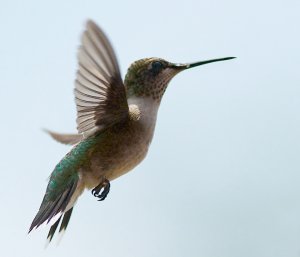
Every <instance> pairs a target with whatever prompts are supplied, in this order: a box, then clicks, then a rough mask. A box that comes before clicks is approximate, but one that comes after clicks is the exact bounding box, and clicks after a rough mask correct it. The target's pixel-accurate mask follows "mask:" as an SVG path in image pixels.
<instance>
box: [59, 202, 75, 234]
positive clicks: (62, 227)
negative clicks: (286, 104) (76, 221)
mask: <svg viewBox="0 0 300 257" xmlns="http://www.w3.org/2000/svg"><path fill="white" fill-rule="evenodd" d="M72 211H73V207H72V208H71V209H70V210H68V211H67V212H66V213H65V214H64V218H63V220H62V222H61V225H60V228H59V232H62V231H63V230H66V229H67V226H68V224H69V221H70V218H71V215H72Z"/></svg>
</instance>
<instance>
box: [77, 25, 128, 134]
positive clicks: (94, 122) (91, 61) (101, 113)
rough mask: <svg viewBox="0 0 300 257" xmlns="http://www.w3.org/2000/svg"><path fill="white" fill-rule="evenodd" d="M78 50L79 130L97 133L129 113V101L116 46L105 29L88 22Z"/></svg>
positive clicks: (84, 132) (86, 132)
mask: <svg viewBox="0 0 300 257" xmlns="http://www.w3.org/2000/svg"><path fill="white" fill-rule="evenodd" d="M81 41H82V45H81V47H80V48H79V52H78V61H79V69H78V72H77V78H76V82H75V101H76V107H77V129H78V132H79V133H83V134H87V135H90V134H94V133H96V132H97V131H99V130H103V129H105V128H107V127H109V126H111V125H113V124H115V123H117V122H119V121H121V120H125V119H126V118H127V116H128V104H127V99H126V92H125V87H124V84H123V81H122V79H121V75H120V70H119V66H118V62H117V59H116V56H115V54H114V52H113V49H112V47H111V45H110V43H109V41H108V39H107V38H106V36H105V35H104V33H103V32H102V31H101V29H100V28H99V27H98V26H97V25H96V24H95V23H94V22H92V21H88V22H87V25H86V31H85V32H84V33H83V36H82V40H81Z"/></svg>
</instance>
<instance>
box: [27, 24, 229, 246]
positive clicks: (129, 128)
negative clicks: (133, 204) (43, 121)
mask: <svg viewBox="0 0 300 257" xmlns="http://www.w3.org/2000/svg"><path fill="white" fill-rule="evenodd" d="M227 59H231V57H230V58H225V59H224V58H223V59H214V60H209V61H205V62H198V63H193V64H180V65H178V64H173V63H170V62H167V61H165V60H163V59H161V58H145V59H141V60H139V61H136V62H134V63H133V64H132V65H131V66H130V68H129V69H128V72H127V74H126V77H125V81H124V83H123V81H122V79H121V75H120V70H119V66H118V62H117V58H116V56H115V53H114V51H113V48H112V46H111V44H110V42H109V41H108V39H107V37H106V36H105V34H104V33H103V31H102V30H101V29H100V28H99V27H98V26H97V25H96V24H95V23H94V22H93V21H88V22H87V24H86V30H85V31H84V33H83V35H82V38H81V46H80V48H79V51H78V66H79V68H78V72H77V76H76V81H75V90H74V93H75V103H76V109H77V120H76V121H77V130H78V134H60V133H56V132H52V131H47V132H48V133H49V134H50V135H51V136H52V137H53V138H54V139H55V140H56V141H59V142H61V143H64V144H70V145H73V147H72V149H71V150H70V152H69V153H68V154H67V155H66V156H65V157H64V158H63V159H62V160H61V161H60V162H59V163H58V164H57V165H56V166H55V168H54V170H53V172H52V173H51V175H50V178H49V183H48V186H47V189H46V193H45V196H44V198H43V201H42V203H41V206H40V208H39V210H38V213H37V214H36V216H35V218H34V220H33V222H32V224H31V226H30V229H29V232H30V231H31V230H32V229H34V228H37V227H39V226H40V225H41V224H43V223H45V222H46V223H47V224H48V223H49V222H50V221H51V223H53V222H54V224H53V225H52V226H51V228H50V231H49V233H48V237H47V238H48V240H49V241H51V240H52V238H53V236H54V234H55V232H56V230H57V228H58V227H59V224H60V222H61V225H60V229H59V232H62V231H64V230H65V229H66V228H67V226H68V223H69V221H70V217H71V214H72V211H73V206H74V204H75V203H76V201H77V199H78V197H79V196H80V195H81V194H82V192H83V190H84V189H92V188H94V190H93V191H94V193H95V192H96V193H95V194H94V195H95V196H97V197H98V198H99V199H104V198H105V197H106V194H107V193H108V191H109V188H110V181H111V180H113V179H115V178H117V177H119V176H121V175H123V174H125V173H126V172H128V171H130V170H132V169H133V168H134V167H135V166H137V165H138V164H139V163H140V162H141V161H142V160H143V159H144V158H145V156H146V154H147V151H148V148H149V145H150V143H151V141H152V137H153V133H154V129H155V124H156V117H157V111H158V108H159V105H160V101H161V98H162V96H163V94H164V92H165V90H166V88H167V85H168V83H169V81H170V80H171V79H172V78H173V77H174V76H175V75H176V74H177V73H178V72H180V71H182V70H184V69H188V68H191V67H195V66H197V65H201V64H205V63H210V62H214V61H221V60H227ZM104 182H105V183H104ZM103 187H104V189H105V192H106V194H104V195H102V194H101V189H102V188H103Z"/></svg>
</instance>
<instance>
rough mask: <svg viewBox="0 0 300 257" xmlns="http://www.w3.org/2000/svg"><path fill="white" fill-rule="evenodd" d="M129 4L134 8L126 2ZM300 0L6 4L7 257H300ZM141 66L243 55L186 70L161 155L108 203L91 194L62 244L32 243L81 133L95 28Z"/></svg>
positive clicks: (167, 118)
mask: <svg viewBox="0 0 300 257" xmlns="http://www.w3.org/2000/svg"><path fill="white" fill-rule="evenodd" d="M125 2H126V3H125ZM299 13H300V2H299V0H294V1H293V0H282V1H277V0H266V1H258V0H254V1H239V0H228V1H224V0H201V1H192V0H185V1H158V0H154V1H123V2H121V1H118V2H117V1H99V0H98V1H71V0H70V1H58V0H56V1H48V3H46V1H4V0H1V2H0V33H1V40H0V96H1V101H0V107H1V108H0V110H1V113H0V115H1V128H0V133H1V138H2V139H1V148H0V149H1V150H0V153H1V162H0V171H1V173H0V180H1V194H0V201H1V214H0V218H1V219H0V227H1V235H0V244H1V247H0V251H1V252H0V255H1V256H5V257H34V256H56V257H59V256H73V257H77V256H107V257H117V256H122V257H127V256H128V257H155V256H161V257H166V256H172V257H182V256H189V257H202V256H203V257H279V256H280V257H296V256H300V169H299V168H300V162H299V153H300V129H299V128H300V116H299V111H300V101H299V97H300V72H299V66H300V36H299V24H300V15H299ZM88 18H93V19H94V20H95V21H96V22H97V23H98V24H99V25H100V26H101V27H102V28H103V29H104V30H105V31H106V33H107V34H108V36H109V38H110V39H111V41H112V43H113V46H114V47H115V49H116V52H117V55H118V57H119V62H120V66H121V70H122V74H123V76H124V74H125V72H126V69H127V67H128V66H129V64H130V63H131V62H133V61H134V60H136V59H140V58H142V57H151V56H159V57H162V58H165V59H167V60H170V61H174V62H189V61H197V60H202V59H209V58H216V57H225V56H237V57H238V59H236V60H232V61H228V62H222V63H215V64H210V65H207V66H202V67H199V68H197V69H196V68H195V69H193V70H189V71H186V72H184V73H182V74H180V75H178V76H177V77H176V78H175V79H174V80H173V81H172V82H171V84H170V86H169V88H168V90H167V92H166V95H165V97H164V99H163V102H162V105H161V108H160V111H159V117H158V125H157V128H156V133H155V137H154V141H153V144H152V147H151V149H150V152H149V155H148V157H147V159H146V160H145V161H144V162H143V163H142V164H141V165H140V166H139V167H137V168H136V169H135V170H134V171H133V172H131V173H129V174H127V175H125V176H123V177H121V178H120V179H118V180H116V181H114V182H113V183H112V189H111V193H110V194H109V196H108V198H107V199H106V200H105V201H104V202H101V203H99V202H97V201H96V199H95V198H94V197H92V195H91V193H90V192H85V194H84V195H83V196H82V197H81V198H80V200H79V202H78V204H77V206H76V208H75V211H74V214H73V217H72V219H71V222H70V226H69V228H68V230H67V233H66V234H65V236H64V238H63V240H62V241H61V243H60V245H59V246H58V247H56V241H57V240H56V239H57V238H55V239H54V244H52V245H51V246H50V247H48V248H47V249H46V250H44V241H45V237H46V234H47V233H48V229H45V228H44V229H40V230H37V231H35V232H34V233H32V234H30V235H29V236H28V235H27V230H28V228H29V225H30V223H31V221H32V219H33V217H34V215H35V214H36V211H37V210H38V207H39V205H40V202H41V200H42V196H43V194H44V190H45V188H46V184H47V177H48V175H49V174H50V172H51V171H52V169H53V167H54V166H55V165H56V163H57V162H58V161H59V160H60V158H62V157H63V156H64V154H65V153H66V152H67V151H68V150H69V149H70V148H69V147H68V146H63V145H60V144H58V143H56V142H54V141H53V140H51V139H50V138H49V137H48V136H47V135H46V134H44V133H43V132H42V130H41V128H50V129H53V130H56V131H61V132H74V131H75V127H76V124H75V104H74V100H73V92H72V90H73V81H74V78H75V71H76V66H77V63H76V51H77V47H78V46H79V38H80V34H81V32H82V31H83V28H84V27H83V26H84V22H85V20H86V19H88Z"/></svg>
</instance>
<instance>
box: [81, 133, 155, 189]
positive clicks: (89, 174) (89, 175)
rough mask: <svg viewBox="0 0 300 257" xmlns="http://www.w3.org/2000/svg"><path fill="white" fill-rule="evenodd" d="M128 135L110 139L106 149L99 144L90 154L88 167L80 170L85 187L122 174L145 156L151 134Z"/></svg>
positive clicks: (89, 187) (92, 186)
mask: <svg viewBox="0 0 300 257" xmlns="http://www.w3.org/2000/svg"><path fill="white" fill-rule="evenodd" d="M130 136H131V135H127V136H126V137H125V136H124V137H122V138H118V140H117V141H110V142H109V143H108V144H107V145H106V149H103V148H102V147H101V145H100V147H99V150H97V151H95V152H94V153H93V154H92V156H91V158H90V162H89V165H88V167H87V168H86V169H85V170H83V172H81V173H82V177H83V179H84V184H85V187H86V188H88V189H91V188H94V187H96V186H97V185H98V184H99V183H100V182H101V181H102V179H103V178H107V179H108V180H110V181H111V180H113V179H116V178H118V177H120V176H122V175H124V174H125V173H127V172H129V171H130V170H132V169H133V168H134V167H135V166H137V165H138V164H139V163H140V162H141V161H142V160H143V159H144V158H145V156H146V154H147V152H148V147H149V144H150V141H151V139H152V135H150V137H149V135H148V136H146V137H145V136H144V135H139V136H136V135H134V136H132V137H130ZM102 144H103V145H105V142H102Z"/></svg>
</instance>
